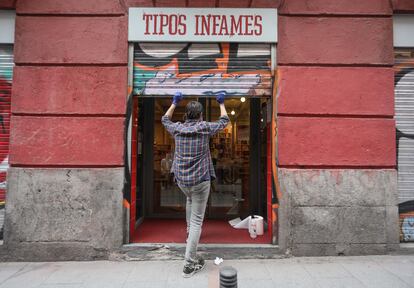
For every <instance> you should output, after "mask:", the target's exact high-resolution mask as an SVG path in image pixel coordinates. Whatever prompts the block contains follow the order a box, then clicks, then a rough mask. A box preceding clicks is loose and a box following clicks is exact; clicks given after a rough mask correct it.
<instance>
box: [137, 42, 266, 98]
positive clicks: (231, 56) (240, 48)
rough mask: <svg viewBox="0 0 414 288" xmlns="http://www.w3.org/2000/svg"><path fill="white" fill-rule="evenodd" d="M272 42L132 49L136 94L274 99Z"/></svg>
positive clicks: (142, 45)
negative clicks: (179, 94) (271, 97)
mask: <svg viewBox="0 0 414 288" xmlns="http://www.w3.org/2000/svg"><path fill="white" fill-rule="evenodd" d="M270 50H271V48H270V44H253V43H252V44H238V43H140V44H135V47H134V84H133V85H134V94H137V95H151V96H157V95H160V96H162V95H173V94H174V93H175V92H176V91H182V93H183V94H184V95H192V96H214V95H216V94H217V93H219V92H221V91H224V92H226V93H227V95H231V96H233V97H234V96H243V95H250V96H258V97H260V96H268V97H270V96H271V92H272V75H271V52H270Z"/></svg>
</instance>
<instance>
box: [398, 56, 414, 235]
mask: <svg viewBox="0 0 414 288" xmlns="http://www.w3.org/2000/svg"><path fill="white" fill-rule="evenodd" d="M395 58H396V61H395V62H396V66H395V118H396V126H397V133H396V135H397V161H398V162H397V165H398V193H399V195H398V196H399V213H400V240H401V241H414V186H413V185H412V183H413V181H414V159H413V157H412V155H413V153H414V110H413V109H412V108H413V107H414V49H397V50H396V51H395Z"/></svg>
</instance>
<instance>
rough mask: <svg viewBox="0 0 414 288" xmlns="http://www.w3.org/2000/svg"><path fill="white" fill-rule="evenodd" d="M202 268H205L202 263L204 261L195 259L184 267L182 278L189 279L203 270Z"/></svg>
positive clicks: (198, 258)
mask: <svg viewBox="0 0 414 288" xmlns="http://www.w3.org/2000/svg"><path fill="white" fill-rule="evenodd" d="M204 267H206V262H205V261H204V259H203V258H201V257H197V260H196V261H195V262H193V263H189V264H186V265H184V269H183V277H184V278H190V277H191V276H193V275H194V274H195V273H197V272H200V271H201V270H203V269H204Z"/></svg>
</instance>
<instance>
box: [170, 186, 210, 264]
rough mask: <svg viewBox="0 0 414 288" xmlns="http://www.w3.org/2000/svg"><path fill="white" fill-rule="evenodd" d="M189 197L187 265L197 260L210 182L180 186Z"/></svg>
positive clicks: (187, 208)
mask: <svg viewBox="0 0 414 288" xmlns="http://www.w3.org/2000/svg"><path fill="white" fill-rule="evenodd" d="M178 186H179V187H180V189H181V191H183V193H184V194H185V196H187V205H186V209H185V211H186V220H187V232H188V238H187V247H186V249H185V263H186V264H188V263H191V262H193V261H194V260H195V256H196V253H197V245H198V242H199V241H200V235H201V226H202V224H203V220H204V213H205V211H206V206H207V200H208V195H209V194H210V186H211V182H210V181H204V182H201V183H200V184H197V185H195V186H189V187H186V186H181V185H178Z"/></svg>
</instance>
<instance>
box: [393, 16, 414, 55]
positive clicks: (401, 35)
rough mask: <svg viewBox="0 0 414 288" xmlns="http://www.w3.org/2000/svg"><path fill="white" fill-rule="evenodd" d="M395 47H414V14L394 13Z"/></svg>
mask: <svg viewBox="0 0 414 288" xmlns="http://www.w3.org/2000/svg"><path fill="white" fill-rule="evenodd" d="M393 22H394V47H400V48H403V47H414V15H409V14H407V15H394V16H393Z"/></svg>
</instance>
